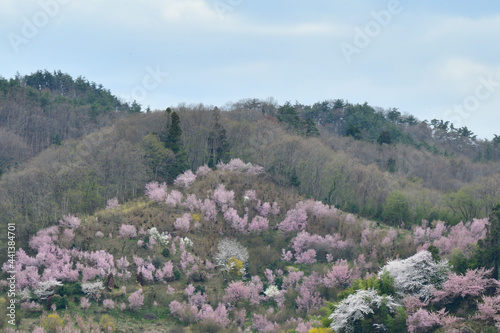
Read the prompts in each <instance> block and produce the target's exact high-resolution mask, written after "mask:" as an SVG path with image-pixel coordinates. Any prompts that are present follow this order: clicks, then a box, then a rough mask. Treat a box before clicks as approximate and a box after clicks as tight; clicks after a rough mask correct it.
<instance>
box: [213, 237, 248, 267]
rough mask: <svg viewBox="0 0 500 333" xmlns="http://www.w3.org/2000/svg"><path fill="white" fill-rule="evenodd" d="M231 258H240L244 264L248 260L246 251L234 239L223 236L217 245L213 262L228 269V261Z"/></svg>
mask: <svg viewBox="0 0 500 333" xmlns="http://www.w3.org/2000/svg"><path fill="white" fill-rule="evenodd" d="M231 258H235V259H238V260H240V261H241V262H242V263H243V266H245V264H246V263H247V262H248V251H247V249H246V247H244V246H243V245H241V244H240V243H239V242H238V241H237V240H236V239H229V238H224V239H223V240H221V241H220V242H219V244H218V245H217V253H216V254H215V256H214V259H215V262H216V263H217V265H218V266H222V267H224V269H226V270H227V269H230V267H228V262H229V259H231Z"/></svg>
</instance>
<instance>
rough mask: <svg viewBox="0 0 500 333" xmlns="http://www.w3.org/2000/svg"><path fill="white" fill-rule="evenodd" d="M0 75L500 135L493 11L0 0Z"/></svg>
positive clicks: (491, 4)
mask: <svg viewBox="0 0 500 333" xmlns="http://www.w3.org/2000/svg"><path fill="white" fill-rule="evenodd" d="M0 31H1V33H2V35H3V36H2V38H1V41H0V64H1V65H0V66H1V67H0V68H1V71H0V75H2V76H3V77H5V78H10V77H14V76H15V74H16V72H19V73H21V74H30V73H32V72H34V71H36V70H39V69H47V70H49V71H53V70H59V69H60V70H62V71H63V72H66V73H68V74H70V75H72V76H73V77H77V76H79V75H81V76H84V77H86V78H87V79H88V80H89V81H94V82H96V83H100V84H102V85H103V86H104V87H106V88H107V89H110V90H111V92H112V93H114V94H116V95H117V96H120V97H122V98H124V99H126V100H130V99H136V100H138V101H139V103H141V104H142V105H143V106H144V107H147V106H150V107H151V108H152V109H165V108H166V107H167V106H176V105H177V104H179V103H183V102H184V103H187V104H191V103H204V104H210V105H217V106H222V105H224V104H225V103H227V102H230V101H233V102H235V101H237V100H240V99H243V98H263V99H264V98H267V97H274V98H275V99H277V100H278V102H279V103H284V102H286V101H291V102H292V103H294V102H295V101H298V102H300V103H303V104H313V103H315V102H317V101H323V100H326V99H336V98H342V99H345V100H348V101H349V102H352V103H364V102H365V101H366V102H368V103H369V104H370V105H372V106H379V107H383V108H392V107H396V108H398V109H399V110H400V111H401V112H403V113H410V114H413V115H415V116H416V117H417V118H419V119H420V120H424V119H428V120H431V119H433V118H437V119H445V120H451V121H452V122H453V123H455V125H456V126H467V127H468V128H469V129H471V130H472V131H473V132H475V133H476V134H477V135H478V137H479V138H488V139H491V138H492V137H493V134H500V1H497V0H489V1H485V0H478V1H470V0H453V1H452V0H428V1H425V0H422V1H411V0H401V1H397V0H389V1H378V0H370V1H369V0H307V1H306V0H300V1H299V0H265V1H264V0H143V1H125V0H120V1H117V0H87V1H77V0H41V1H32V0H0Z"/></svg>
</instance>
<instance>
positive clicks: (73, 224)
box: [59, 214, 82, 229]
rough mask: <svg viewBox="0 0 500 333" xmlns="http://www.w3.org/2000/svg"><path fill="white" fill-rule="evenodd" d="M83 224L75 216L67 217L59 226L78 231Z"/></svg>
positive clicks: (60, 221)
mask: <svg viewBox="0 0 500 333" xmlns="http://www.w3.org/2000/svg"><path fill="white" fill-rule="evenodd" d="M81 223H82V222H81V221H80V219H79V218H78V217H76V216H73V215H71V214H70V215H65V216H64V217H63V218H62V220H59V225H60V226H61V227H63V228H72V229H77V228H78V227H79V226H80V224H81Z"/></svg>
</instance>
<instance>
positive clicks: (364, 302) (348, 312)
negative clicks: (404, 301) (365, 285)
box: [329, 289, 399, 333]
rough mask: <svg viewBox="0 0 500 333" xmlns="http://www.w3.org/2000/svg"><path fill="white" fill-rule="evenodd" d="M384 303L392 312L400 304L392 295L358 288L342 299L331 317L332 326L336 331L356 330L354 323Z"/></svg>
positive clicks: (347, 331) (347, 332)
mask: <svg viewBox="0 0 500 333" xmlns="http://www.w3.org/2000/svg"><path fill="white" fill-rule="evenodd" d="M382 303H384V305H385V306H387V309H388V310H389V311H390V312H394V311H395V310H396V308H397V307H398V306H399V304H398V303H396V302H395V301H394V299H393V298H392V297H391V296H380V295H379V294H378V292H377V291H376V290H374V289H368V290H358V291H357V292H356V293H355V294H352V295H349V296H348V297H347V298H346V299H344V300H342V301H341V302H340V303H339V304H338V305H337V307H336V308H335V311H333V312H332V314H331V315H330V317H329V319H330V320H331V321H332V323H331V325H330V328H331V329H332V330H333V331H335V332H346V333H349V332H354V325H355V323H356V322H357V321H358V320H361V319H363V318H364V317H365V316H367V315H370V314H373V313H375V312H374V311H373V309H374V308H380V306H381V305H382Z"/></svg>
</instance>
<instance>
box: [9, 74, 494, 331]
mask: <svg viewBox="0 0 500 333" xmlns="http://www.w3.org/2000/svg"><path fill="white" fill-rule="evenodd" d="M189 170H191V171H192V172H191V171H189ZM0 177H1V178H0V220H1V221H2V225H3V227H4V229H5V230H6V229H7V224H8V223H13V224H15V225H16V246H17V248H22V249H24V251H21V250H19V251H18V254H17V258H18V261H19V263H18V264H19V265H20V266H19V267H18V268H19V271H21V272H23V273H22V274H24V275H22V276H21V277H19V279H18V283H19V281H23V282H22V283H21V285H18V286H17V287H18V291H19V294H22V293H21V291H23V290H24V291H23V292H24V293H28V294H29V293H30V290H31V291H32V294H31V296H30V297H29V298H23V299H22V300H19V302H20V304H21V302H22V303H23V304H24V308H23V310H22V311H21V310H20V311H19V316H18V317H17V318H18V320H20V322H19V323H18V324H20V325H24V326H23V327H22V329H24V330H25V331H30V330H34V329H35V327H44V328H45V332H47V331H49V332H52V330H51V329H52V328H50V327H49V326H50V325H52V324H54V325H55V326H60V327H62V326H63V324H66V326H65V327H66V328H65V329H66V330H67V331H68V332H73V331H72V330H71V329H74V331H88V332H91V331H92V329H94V331H98V330H101V329H102V330H104V329H106V327H108V326H112V330H115V329H116V330H117V331H120V332H122V331H123V332H126V331H127V328H126V325H120V324H119V323H118V322H119V321H125V322H126V323H127V325H132V326H133V327H135V328H134V329H136V331H137V330H139V331H140V330H143V331H145V330H150V331H151V332H153V331H155V330H156V331H160V332H163V331H165V330H163V328H161V327H162V325H163V326H164V325H165V323H166V327H168V330H167V332H168V331H172V332H177V331H179V332H181V331H183V329H184V328H183V327H188V326H189V327H190V328H191V329H192V330H194V331H197V332H198V331H199V332H212V331H214V332H217V331H224V330H226V331H229V332H230V331H235V330H236V328H238V327H239V328H240V329H241V330H242V331H252V332H274V331H276V332H281V331H283V330H286V331H289V332H293V331H294V330H295V331H297V332H330V331H331V330H334V331H335V332H370V331H373V332H383V331H389V332H406V331H411V332H428V331H434V330H443V329H444V331H447V332H452V329H457V330H459V329H462V328H463V327H469V328H470V329H471V330H472V329H474V330H483V331H485V332H486V331H488V332H496V329H495V328H494V327H495V323H496V322H497V321H498V320H499V316H500V298H499V297H498V296H496V288H497V285H498V250H499V247H500V245H499V244H498V237H496V235H498V232H499V231H498V230H497V229H498V228H499V225H500V215H499V214H500V207H499V206H497V205H498V204H499V203H500V137H499V136H497V135H495V136H494V139H493V140H491V141H489V140H480V139H478V138H477V136H476V135H475V134H474V133H472V132H471V131H470V130H469V129H467V128H466V127H462V128H455V127H454V125H453V124H451V123H449V122H448V121H446V120H438V119H432V120H430V121H428V120H419V119H417V118H415V117H414V116H412V115H408V114H404V113H403V112H400V111H399V110H398V109H396V108H390V109H382V108H378V107H372V106H370V105H368V104H367V103H365V104H351V103H349V102H348V101H345V100H342V99H334V100H326V101H323V102H318V103H315V104H314V105H302V104H300V103H298V102H295V104H292V103H290V102H285V103H283V104H279V103H278V102H277V101H275V100H274V99H272V98H269V99H267V100H258V99H247V100H242V101H238V102H236V103H228V104H226V105H224V106H219V107H215V106H207V105H202V104H200V105H183V104H181V105H178V106H170V107H168V108H167V109H166V110H156V111H151V110H141V106H140V105H138V104H137V103H133V104H132V105H128V104H127V103H123V102H121V101H120V100H119V99H117V98H116V97H115V96H113V95H112V94H111V92H110V91H109V90H106V89H104V87H102V86H100V85H97V84H95V83H93V82H89V81H88V80H86V79H85V78H83V77H78V78H76V79H73V78H72V77H71V76H70V75H68V74H63V73H61V72H60V71H59V72H54V73H51V72H48V71H39V72H36V73H34V74H31V75H26V76H21V75H18V76H16V78H13V79H3V78H0ZM118 203H120V204H118ZM58 221H59V222H58ZM152 230H153V231H152ZM1 237H2V239H1V240H0V242H1V243H4V244H6V242H7V238H6V237H7V233H2V236H1ZM186 237H187V238H186ZM191 242H192V243H193V244H194V246H192V247H190V246H189V245H188V244H191ZM231 242H232V243H231ZM44 243H45V245H47V246H45V245H44ZM221 244H222V245H221ZM228 244H229V245H228ZM224 246H226V247H224ZM227 248H229V249H230V250H227ZM226 250H227V251H229V252H230V253H229V254H228V253H226V252H227V251H226ZM426 250H427V251H426ZM20 251H21V252H20ZM224 251H226V252H224ZM231 251H233V252H234V253H233V254H231V253H232V252H231ZM418 251H420V252H418ZM222 252H224V256H223V259H221V255H222ZM245 253H246V255H245ZM0 256H1V258H0V259H1V261H2V262H6V260H7V259H8V258H7V253H6V252H4V251H2V253H1V254H0ZM49 257H50V258H52V259H50V260H49V259H48V258H49ZM44 258H45V259H44ZM392 259H394V260H392ZM403 259H405V260H406V261H405V260H403ZM391 260H392V261H391ZM106 262H107V264H106ZM125 262H127V264H125ZM54 265H55V266H57V267H60V268H58V269H56V268H55V266H54ZM412 265H413V266H412ZM61 267H65V268H64V269H65V271H62V268H61ZM402 267H403V268H402ZM419 267H420V268H422V267H425V269H427V270H428V271H427V273H425V274H424V273H422V272H417V271H418V269H420V268H419ZM4 270H5V267H4ZM57 270H59V271H58V272H55V271H57ZM405 270H407V271H410V272H413V273H414V274H416V275H415V276H410V277H409V278H410V279H413V280H418V279H419V278H418V277H416V276H417V275H418V274H421V275H422V274H423V275H428V276H431V277H432V281H423V280H422V281H421V284H422V285H421V286H417V287H415V286H413V287H410V286H408V282H407V280H405V279H408V277H404V276H402V274H403V273H402V271H405ZM412 270H413V271H412ZM418 276H420V275H418ZM110 279H111V280H112V282H110ZM423 279H424V280H425V278H423ZM453 279H454V280H453ZM37 280H41V281H44V282H47V281H48V283H49V282H50V283H52V285H50V283H49V285H48V286H46V287H47V288H46V290H45V292H46V293H47V294H46V295H45V294H43V293H42V294H43V295H42V294H40V293H41V291H40V288H41V286H40V284H41V282H40V283H38V282H35V281H37ZM99 280H101V281H102V282H101V283H104V284H103V286H106V288H107V289H104V287H103V289H102V290H101V289H99V288H97V289H99V290H100V291H99V292H98V293H97V294H92V293H90V294H89V293H86V292H84V291H83V290H81V288H82V285H83V284H85V285H86V286H88V284H89V283H90V282H92V283H97V282H98V281H99ZM51 281H52V282H51ZM54 281H56V282H57V283H58V284H54ZM419 283H420V282H419ZM460 283H462V284H464V289H463V290H460V291H458V292H459V293H461V294H453V290H452V289H453V288H451V286H453V285H457V284H460ZM466 285H472V286H473V287H474V288H475V289H474V290H475V291H471V290H468V289H467V288H466V287H465V286H466ZM118 286H119V287H120V288H121V289H120V288H118ZM194 286H196V287H194ZM115 287H116V288H115ZM1 288H4V291H6V290H7V286H2V287H1ZM78 288H80V290H79V291H78V290H77V289H78ZM123 288H125V290H123ZM153 288H160V289H161V290H162V291H161V292H160V293H156V294H158V295H159V294H161V295H162V296H158V297H159V298H158V299H157V298H156V297H157V296H155V293H153V292H152V290H153ZM195 288H196V289H195ZM270 288H271V289H270ZM412 288H413V289H412ZM447 288H448V289H447ZM128 289H129V290H132V291H133V293H130V291H129V292H127V290H128ZM26 290H28V291H27V292H26ZM37 290H38V292H39V294H36V291H37ZM221 291H222V293H221ZM456 292H457V291H455V293H456ZM162 293H163V294H162ZM363 293H365V294H363ZM44 295H45V296H47V297H43V296H44ZM132 295H135V296H134V297H139V299H141V297H142V301H141V302H139V301H138V300H137V299H134V298H133V299H132V300H131V299H130V297H131V296H132ZM56 296H57V297H58V298H57V297H56ZM84 296H85V297H84ZM23 297H24V296H23ZM54 297H56V298H57V302H59V303H57V306H56V307H57V311H50V309H51V306H52V305H53V304H55V301H52V300H53V299H54ZM356 297H358V298H359V299H356ZM83 299H85V301H83ZM367 299H371V301H370V302H371V303H370V302H369V304H368V303H367V304H364V303H363V300H365V301H366V300H367ZM4 300H5V299H4ZM63 300H65V301H63ZM0 301H1V299H0ZM61 302H62V303H61ZM85 302H89V303H85ZM104 302H106V304H107V305H106V304H104ZM134 302H136V303H134ZM349 302H352V304H355V303H356V302H357V303H356V304H357V305H356V306H357V307H359V308H360V309H364V310H360V311H361V312H360V313H362V314H363V315H360V313H358V314H357V315H356V314H352V313H351V314H349V311H350V310H349V309H352V307H353V306H354V305H350V303H349ZM360 302H361V303H363V304H361V303H360ZM115 303H116V306H115V305H114V304H115ZM119 303H121V304H122V305H118V304H119ZM111 304H113V306H111ZM139 304H140V305H139ZM155 304H156V305H155ZM377 304H378V305H377ZM283 305H284V306H283ZM487 306H488V307H487ZM88 307H91V308H94V309H95V311H94V312H93V314H92V315H90V313H89V312H86V309H87V308H88ZM119 307H120V308H121V309H119ZM64 309H65V310H64ZM97 309H100V310H99V311H97ZM102 309H105V310H102ZM59 310H61V311H62V312H61V311H59ZM342 311H344V312H342ZM106 315H107V316H108V317H109V318H108V317H105V316H106ZM148 315H149V316H150V317H151V318H153V317H156V319H154V318H153V319H144V318H146V317H147V316H148ZM151 315H154V316H151ZM51 316H52V317H51ZM56 316H57V318H56ZM353 316H354V317H353ZM4 317H5V316H4ZM103 317H104V318H107V319H105V320H104V321H106V320H108V321H109V322H110V324H109V325H108V326H106V323H104V324H102V323H101V326H100V328H99V327H98V326H99V324H98V323H99V321H101V319H102V318H103ZM21 318H23V319H21ZM78 318H87V320H89V318H92V319H91V320H95V323H94V324H95V325H97V326H95V325H94V324H88V325H94V326H88V327H87V328H83V327H82V326H81V325H84V324H83V323H78V320H79V319H78ZM117 318H120V320H116V319H117ZM141 318H142V319H141ZM215 318H223V320H222V319H221V320H219V321H218V320H216V319H215ZM224 318H225V319H224ZM355 318H356V319H355ZM23 321H24V323H23ZM422 323H425V324H422ZM74 324H75V326H74V327H73V326H72V325H74ZM157 324H158V325H157ZM4 325H5V326H4V327H8V324H7V323H4ZM134 325H143V326H140V327H142V328H138V326H137V327H136V326H134ZM155 325H156V326H155ZM377 325H379V326H377ZM380 325H382V326H383V327H382V326H380ZM28 327H31V328H28ZM77 327H78V328H77ZM377 327H378V328H377ZM53 331H54V332H55V331H56V329H55V328H54V330H53Z"/></svg>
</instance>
